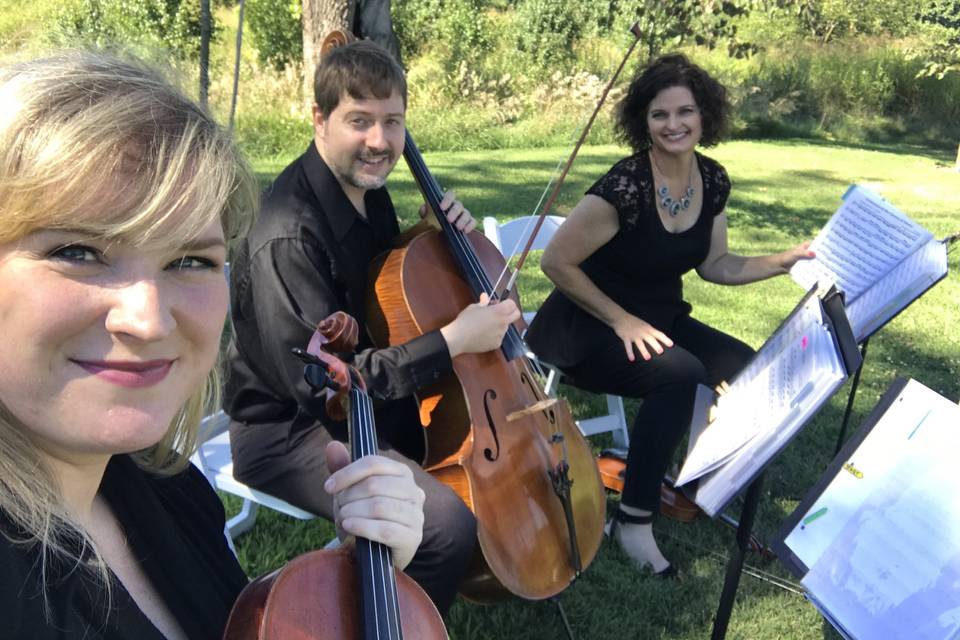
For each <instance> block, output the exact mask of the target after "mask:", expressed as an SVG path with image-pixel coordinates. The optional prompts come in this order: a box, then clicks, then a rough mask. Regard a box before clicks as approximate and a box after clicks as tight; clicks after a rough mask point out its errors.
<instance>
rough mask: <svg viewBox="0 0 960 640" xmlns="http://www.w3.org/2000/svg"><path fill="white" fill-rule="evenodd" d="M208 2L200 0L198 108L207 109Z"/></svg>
mask: <svg viewBox="0 0 960 640" xmlns="http://www.w3.org/2000/svg"><path fill="white" fill-rule="evenodd" d="M210 22H211V16H210V0H200V106H202V107H203V108H204V109H206V108H207V93H208V91H209V89H210V31H211V29H210Z"/></svg>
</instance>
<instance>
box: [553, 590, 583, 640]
mask: <svg viewBox="0 0 960 640" xmlns="http://www.w3.org/2000/svg"><path fill="white" fill-rule="evenodd" d="M550 602H552V603H553V604H555V605H557V612H559V613H560V620H562V621H563V628H564V629H565V630H566V632H567V637H568V638H569V639H570V640H577V638H576V636H575V635H573V629H572V628H571V627H570V621H569V620H567V612H566V611H565V610H564V608H563V603H562V602H560V596H553V597H552V598H550Z"/></svg>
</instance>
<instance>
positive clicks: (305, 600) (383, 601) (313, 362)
mask: <svg viewBox="0 0 960 640" xmlns="http://www.w3.org/2000/svg"><path fill="white" fill-rule="evenodd" d="M356 344H357V323H356V320H354V319H353V318H351V317H350V316H348V315H347V314H345V313H343V312H342V311H338V312H337V313H335V314H333V315H332V316H330V317H329V318H327V319H325V320H324V321H323V322H321V323H320V325H319V326H318V328H317V331H316V332H315V333H314V334H313V337H312V338H311V339H310V344H309V345H308V347H307V350H306V351H303V350H301V349H294V355H296V356H297V357H298V358H300V359H301V360H303V361H304V362H305V363H306V366H305V368H304V378H305V379H306V380H307V383H308V384H310V385H311V387H313V388H315V389H318V390H320V389H327V390H328V392H332V393H330V395H328V399H327V410H328V412H330V415H331V417H335V418H338V419H342V418H344V417H346V418H347V421H348V424H349V427H350V449H351V457H352V458H353V459H354V460H357V459H359V458H361V457H363V456H366V455H371V454H374V453H376V452H377V432H376V427H375V425H374V421H373V405H372V403H371V401H370V398H369V396H368V395H367V393H366V388H365V386H364V383H363V380H362V379H361V378H360V375H359V374H358V373H357V372H356V370H354V369H352V368H349V367H348V366H347V365H346V364H345V363H344V362H342V361H341V360H339V359H338V358H336V357H335V356H334V355H331V352H336V353H352V352H353V350H354V348H355V347H356ZM348 397H349V402H345V400H346V399H347V398H348ZM344 404H346V405H347V406H346V410H345V407H344ZM404 635H406V637H407V638H416V639H418V640H419V639H420V638H424V639H426V640H443V639H446V638H447V633H446V629H445V628H444V626H443V620H442V619H441V618H440V614H439V613H438V612H437V609H436V607H435V606H434V605H433V602H432V601H431V600H430V598H429V597H428V596H427V594H426V593H425V592H424V591H423V589H421V588H420V586H419V585H418V584H417V583H416V582H414V581H413V579H411V578H409V577H408V576H407V575H406V574H404V573H402V572H398V571H396V570H395V569H394V567H393V561H392V558H391V551H390V548H389V547H387V546H386V545H383V544H381V543H378V542H372V541H370V540H366V539H363V538H357V539H356V544H355V546H354V549H353V551H352V552H351V550H348V549H346V548H344V547H341V548H339V549H336V550H332V551H331V550H321V551H313V552H310V553H306V554H303V555H301V556H298V557H297V558H295V559H293V560H292V561H290V562H289V563H287V564H286V565H285V566H283V567H281V568H280V569H277V570H276V571H274V572H272V573H269V574H267V575H265V576H261V577H260V578H257V579H256V580H254V581H252V582H250V583H249V584H248V585H247V586H246V587H245V588H244V590H243V591H242V592H241V593H240V596H239V597H238V598H237V601H236V602H235V603H234V606H233V609H232V611H231V612H230V617H229V618H228V620H227V627H226V630H225V631H224V636H223V637H224V640H266V639H270V640H277V639H281V640H287V639H291V640H292V639H296V640H357V639H358V638H359V639H361V640H402V638H403V637H404Z"/></svg>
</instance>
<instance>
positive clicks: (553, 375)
mask: <svg viewBox="0 0 960 640" xmlns="http://www.w3.org/2000/svg"><path fill="white" fill-rule="evenodd" d="M546 369H547V371H549V373H548V374H547V381H546V383H545V384H544V385H543V392H544V393H545V394H547V395H548V396H550V397H551V398H552V397H554V396H556V395H557V387H558V386H560V376H559V375H558V374H557V370H556V369H554V368H553V367H549V366H548V367H546Z"/></svg>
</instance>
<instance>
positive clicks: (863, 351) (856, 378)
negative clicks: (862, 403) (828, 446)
mask: <svg viewBox="0 0 960 640" xmlns="http://www.w3.org/2000/svg"><path fill="white" fill-rule="evenodd" d="M868 344H870V338H867V339H866V340H864V341H863V345H861V347H860V357H861V358H863V361H862V362H861V363H860V367H859V368H858V369H857V372H856V373H855V374H853V384H851V385H850V395H849V396H847V408H846V410H845V411H844V412H843V422H842V423H841V424H840V434H839V435H838V436H837V446H836V447H835V448H834V450H833V455H834V457H836V455H837V454H838V453H840V448H841V447H843V440H844V438H846V436H847V424H848V423H849V422H850V414H851V413H852V412H853V399H854V398H855V397H856V395H857V387H858V386H860V372H861V371H863V365H864V363H865V362H866V361H867V345H868Z"/></svg>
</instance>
